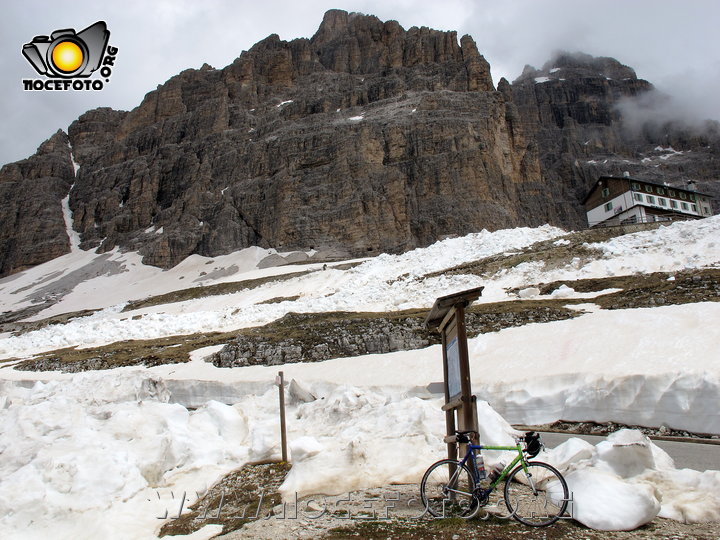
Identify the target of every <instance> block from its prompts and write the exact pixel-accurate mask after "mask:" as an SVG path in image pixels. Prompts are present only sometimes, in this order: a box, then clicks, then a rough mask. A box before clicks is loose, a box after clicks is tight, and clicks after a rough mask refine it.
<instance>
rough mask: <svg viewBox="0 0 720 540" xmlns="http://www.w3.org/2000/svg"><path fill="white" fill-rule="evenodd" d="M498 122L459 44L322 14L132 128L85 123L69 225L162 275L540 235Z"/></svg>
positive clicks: (156, 103)
mask: <svg viewBox="0 0 720 540" xmlns="http://www.w3.org/2000/svg"><path fill="white" fill-rule="evenodd" d="M507 114H508V108H507V106H506V103H505V99H504V97H503V95H502V94H501V93H499V92H497V91H495V89H494V87H493V85H492V79H491V77H490V69H489V65H488V63H487V62H486V61H485V59H484V58H483V57H482V56H481V55H480V54H479V52H478V51H477V48H476V46H475V43H474V42H473V41H472V39H471V38H470V37H468V36H465V37H463V38H462V39H461V40H460V43H458V39H457V35H456V34H455V33H454V32H439V31H436V30H430V29H428V28H411V29H409V30H404V29H403V28H402V27H401V26H400V25H399V24H398V23H397V22H394V21H389V22H382V21H380V20H379V19H377V18H376V17H372V16H365V15H359V14H348V13H346V12H343V11H338V10H333V11H330V12H328V13H327V14H326V15H325V18H324V20H323V22H322V24H321V25H320V28H319V29H318V31H317V33H316V34H315V36H313V37H312V38H311V39H297V40H293V41H291V42H285V41H281V40H280V39H279V38H278V37H277V36H275V35H272V36H270V37H268V38H266V39H265V40H263V41H261V42H259V43H258V44H256V45H255V46H253V47H252V48H251V49H250V50H249V51H247V52H244V53H243V54H242V55H241V56H240V57H239V58H238V59H237V60H236V61H235V62H233V64H231V65H230V66H228V67H226V68H224V69H222V70H214V69H212V68H210V67H209V66H203V68H202V69H200V70H187V71H184V72H182V73H181V74H179V75H178V76H176V77H174V78H173V79H171V80H170V81H168V82H167V83H166V84H164V85H162V86H161V87H159V88H158V89H157V90H156V91H153V92H150V93H149V94H148V95H147V96H146V97H145V99H144V100H143V102H142V103H141V104H140V106H139V107H138V108H136V109H135V110H133V111H131V112H129V113H121V112H116V111H110V110H107V109H100V110H96V111H90V112H88V113H86V114H85V115H83V116H81V117H80V118H79V119H78V120H77V121H76V122H75V123H73V125H71V126H70V129H69V136H70V140H71V142H72V147H73V151H74V155H75V159H76V160H77V161H78V162H79V163H80V165H81V167H80V170H79V173H78V180H77V182H76V184H75V187H74V189H73V191H72V193H71V199H70V203H71V208H72V210H73V216H74V226H75V229H76V230H77V231H79V232H80V233H81V236H82V239H83V243H82V245H81V247H83V248H86V249H87V248H98V249H99V250H100V251H105V250H108V249H112V248H113V247H114V246H116V245H120V246H122V247H124V248H128V249H137V250H140V251H141V253H143V254H144V257H145V258H144V261H145V262H146V263H150V264H155V265H159V266H162V267H169V266H172V265H174V264H177V263H178V262H179V261H181V260H182V259H184V258H185V257H187V256H188V255H190V254H192V253H200V254H203V255H208V256H214V255H218V254H221V253H227V252H229V251H233V250H236V249H240V248H243V247H247V246H250V245H259V246H263V247H274V248H278V249H280V250H294V249H308V248H315V249H317V250H319V251H320V252H321V253H323V254H325V255H326V256H331V257H332V256H334V257H347V256H359V255H367V254H377V253H380V252H383V251H390V252H399V251H403V250H407V249H411V248H414V247H417V246H420V245H427V244H429V243H431V242H433V241H435V240H437V239H438V238H439V237H441V236H445V235H450V234H465V233H468V232H471V231H476V230H479V229H482V228H485V227H487V228H501V227H512V226H517V225H524V224H531V223H532V224H540V223H544V222H546V221H548V220H551V221H552V220H553V219H554V218H555V216H552V215H549V214H547V212H545V209H543V208H542V207H539V206H536V207H528V208H526V207H524V204H525V201H526V200H529V199H527V197H526V195H525V193H526V191H531V189H525V186H526V185H533V186H534V185H536V184H537V183H538V182H539V181H540V170H539V166H538V161H537V157H536V156H535V155H534V154H533V153H532V152H530V153H528V142H527V141H526V140H525V139H524V137H523V132H522V127H521V126H515V127H512V126H511V122H510V120H509V118H508V117H507ZM509 201H512V203H511V204H508V202H509ZM531 203H532V204H536V202H535V201H532V200H531ZM555 221H556V220H555Z"/></svg>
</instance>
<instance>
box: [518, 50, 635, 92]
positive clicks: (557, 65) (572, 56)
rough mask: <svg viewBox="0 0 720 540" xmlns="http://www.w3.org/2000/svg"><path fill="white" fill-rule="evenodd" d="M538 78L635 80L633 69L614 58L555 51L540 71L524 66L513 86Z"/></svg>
mask: <svg viewBox="0 0 720 540" xmlns="http://www.w3.org/2000/svg"><path fill="white" fill-rule="evenodd" d="M539 77H543V78H549V79H562V80H565V79H569V78H595V77H597V78H606V79H613V80H635V79H637V75H636V73H635V70H634V69H632V68H631V67H628V66H626V65H624V64H622V63H621V62H619V61H618V60H616V59H615V58H610V57H607V56H599V57H595V56H592V55H589V54H586V53H583V52H568V51H556V52H555V53H554V54H553V55H552V58H551V59H550V60H548V61H547V62H545V64H543V66H542V68H541V69H536V68H535V67H533V66H530V65H526V66H525V68H524V69H523V72H522V74H521V75H520V76H519V77H518V78H517V79H515V81H513V84H521V83H526V82H529V81H532V80H533V79H536V78H539Z"/></svg>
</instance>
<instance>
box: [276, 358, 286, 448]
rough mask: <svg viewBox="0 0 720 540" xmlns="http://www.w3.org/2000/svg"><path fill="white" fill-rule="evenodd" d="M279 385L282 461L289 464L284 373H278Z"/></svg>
mask: <svg viewBox="0 0 720 540" xmlns="http://www.w3.org/2000/svg"><path fill="white" fill-rule="evenodd" d="M277 384H278V387H279V389H280V443H281V444H282V460H283V461H284V462H287V460H288V459H287V434H286V432H285V381H284V377H283V372H282V371H279V372H278V376H277Z"/></svg>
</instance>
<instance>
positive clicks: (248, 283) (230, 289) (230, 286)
mask: <svg viewBox="0 0 720 540" xmlns="http://www.w3.org/2000/svg"><path fill="white" fill-rule="evenodd" d="M311 272H317V270H305V271H303V272H292V273H290V274H283V275H280V276H268V277H263V278H257V279H246V280H243V281H231V282H229V283H218V284H216V285H208V286H205V287H191V288H189V289H181V290H179V291H172V292H169V293H166V294H160V295H157V296H150V297H148V298H145V299H143V300H135V301H133V302H129V303H128V305H127V306H125V308H124V309H123V311H133V310H136V309H142V308H147V307H152V306H159V305H163V304H173V303H176V302H185V301H186V300H195V299H197V298H205V297H207V296H219V295H223V294H233V293H236V292H240V291H242V290H245V289H255V288H257V287H260V286H262V285H265V284H267V283H273V282H280V281H287V280H289V279H293V278H296V277H300V276H304V275H307V274H309V273H311Z"/></svg>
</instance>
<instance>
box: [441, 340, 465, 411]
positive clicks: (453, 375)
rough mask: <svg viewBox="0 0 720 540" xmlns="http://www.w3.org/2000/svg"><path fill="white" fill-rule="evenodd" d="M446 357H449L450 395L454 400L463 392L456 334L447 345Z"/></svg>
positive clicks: (448, 380)
mask: <svg viewBox="0 0 720 540" xmlns="http://www.w3.org/2000/svg"><path fill="white" fill-rule="evenodd" d="M445 358H447V387H448V397H449V398H450V400H451V401H452V400H453V399H455V398H456V397H458V396H459V395H460V393H461V392H462V385H461V383H460V351H459V349H458V338H457V336H455V337H454V338H452V341H450V343H448V345H447V346H446V347H445Z"/></svg>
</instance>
